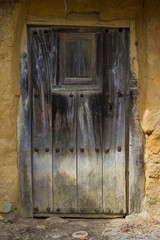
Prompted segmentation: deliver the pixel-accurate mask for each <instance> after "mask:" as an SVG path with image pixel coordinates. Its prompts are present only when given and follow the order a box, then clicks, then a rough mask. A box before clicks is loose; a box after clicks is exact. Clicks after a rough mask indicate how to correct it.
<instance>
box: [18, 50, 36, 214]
mask: <svg viewBox="0 0 160 240" xmlns="http://www.w3.org/2000/svg"><path fill="white" fill-rule="evenodd" d="M20 68H21V69H20V70H21V99H20V107H19V114H18V168H19V172H20V203H21V215H22V216H23V217H32V216H33V203H32V169H31V125H30V100H29V85H28V63H27V54H26V52H23V53H21V55H20Z"/></svg>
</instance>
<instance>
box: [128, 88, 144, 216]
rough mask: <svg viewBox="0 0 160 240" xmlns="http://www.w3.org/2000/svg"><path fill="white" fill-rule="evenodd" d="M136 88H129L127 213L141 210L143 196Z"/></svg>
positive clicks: (142, 156) (142, 150)
mask: <svg viewBox="0 0 160 240" xmlns="http://www.w3.org/2000/svg"><path fill="white" fill-rule="evenodd" d="M137 98H138V89H137V88H131V107H130V127H129V213H130V214H132V213H139V212H140V211H141V210H142V200H143V198H144V147H143V146H144V136H143V132H142V129H141V126H140V123H139V114H138V106H137Z"/></svg>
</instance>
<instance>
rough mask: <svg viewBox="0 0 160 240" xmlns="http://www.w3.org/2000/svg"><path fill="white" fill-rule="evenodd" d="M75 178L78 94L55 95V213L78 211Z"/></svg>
mask: <svg viewBox="0 0 160 240" xmlns="http://www.w3.org/2000/svg"><path fill="white" fill-rule="evenodd" d="M76 177H77V175H76V95H75V93H63V94H53V186H54V188H53V189H54V212H62V213H73V212H76V210H77V186H76V184H77V179H76Z"/></svg>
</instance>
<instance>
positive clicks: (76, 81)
mask: <svg viewBox="0 0 160 240" xmlns="http://www.w3.org/2000/svg"><path fill="white" fill-rule="evenodd" d="M99 38H100V37H99ZM101 38H102V37H101ZM98 40H99V41H98V43H99V44H100V43H101V42H100V39H98ZM98 47H99V46H97V34H96V33H60V83H61V84H66V85H67V84H69V85H90V84H92V85H94V84H98V83H99V80H100V74H101V71H100V69H102V64H101V60H102V58H99V57H97V56H101V54H102V51H101V47H99V48H98ZM97 53H98V54H97ZM98 60H100V61H98Z"/></svg>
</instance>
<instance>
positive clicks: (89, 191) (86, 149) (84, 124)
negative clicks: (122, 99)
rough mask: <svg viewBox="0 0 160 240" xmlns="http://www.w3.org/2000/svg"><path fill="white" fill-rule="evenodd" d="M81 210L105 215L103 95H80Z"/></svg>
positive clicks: (79, 168) (79, 159) (79, 156)
mask: <svg viewBox="0 0 160 240" xmlns="http://www.w3.org/2000/svg"><path fill="white" fill-rule="evenodd" d="M77 114H78V115H77V121H78V122H77V124H78V126H77V135H78V136H77V169H78V179H77V182H78V211H79V212H85V213H95V212H97V213H101V212H102V177H103V176H102V94H101V93H90V92H88V93H86V92H82V93H79V94H78V106H77Z"/></svg>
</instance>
